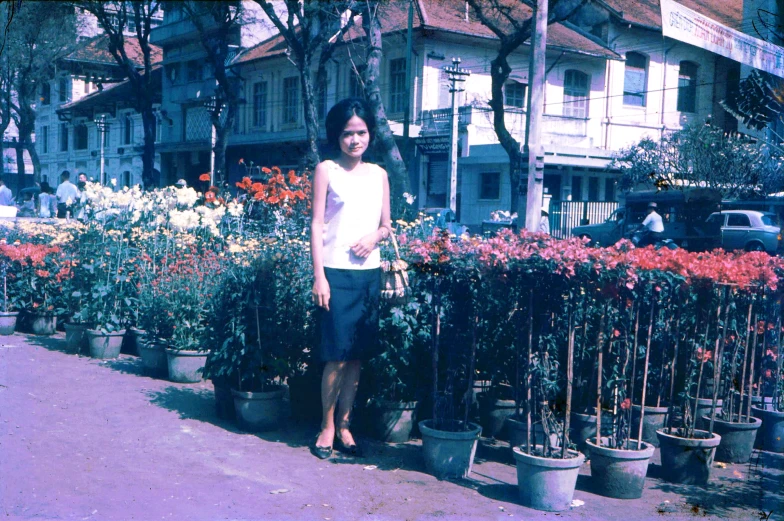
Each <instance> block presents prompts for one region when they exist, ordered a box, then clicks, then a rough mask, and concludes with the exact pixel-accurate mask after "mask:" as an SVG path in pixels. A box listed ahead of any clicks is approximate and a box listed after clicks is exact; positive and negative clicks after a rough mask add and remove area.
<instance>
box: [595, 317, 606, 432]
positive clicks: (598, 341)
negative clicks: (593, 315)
mask: <svg viewBox="0 0 784 521" xmlns="http://www.w3.org/2000/svg"><path fill="white" fill-rule="evenodd" d="M606 314H607V304H606V303H605V304H604V306H603V308H602V316H601V318H600V319H599V330H598V331H597V332H596V353H597V359H596V374H597V376H596V445H597V446H598V447H601V446H602V358H603V355H604V352H603V350H602V343H603V342H604V317H605V316H606Z"/></svg>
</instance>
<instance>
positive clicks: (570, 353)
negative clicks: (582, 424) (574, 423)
mask: <svg viewBox="0 0 784 521" xmlns="http://www.w3.org/2000/svg"><path fill="white" fill-rule="evenodd" d="M570 304H571V298H570ZM566 351H567V353H566V418H565V419H564V431H563V442H562V443H561V459H566V447H567V445H569V427H570V416H571V414H572V379H573V377H574V311H573V310H572V306H571V305H570V306H569V340H568V343H567V348H566Z"/></svg>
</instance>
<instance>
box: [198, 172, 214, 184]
mask: <svg viewBox="0 0 784 521" xmlns="http://www.w3.org/2000/svg"><path fill="white" fill-rule="evenodd" d="M210 179H212V176H211V175H210V173H209V172H204V173H203V174H201V175H200V176H199V181H205V182H209V181H210Z"/></svg>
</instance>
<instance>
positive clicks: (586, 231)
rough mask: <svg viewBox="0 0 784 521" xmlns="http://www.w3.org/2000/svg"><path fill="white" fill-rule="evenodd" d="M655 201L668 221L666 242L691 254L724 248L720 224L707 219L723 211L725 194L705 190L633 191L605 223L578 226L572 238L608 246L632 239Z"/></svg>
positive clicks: (665, 234) (664, 234)
mask: <svg viewBox="0 0 784 521" xmlns="http://www.w3.org/2000/svg"><path fill="white" fill-rule="evenodd" d="M651 202H655V203H656V204H657V206H658V207H657V211H658V213H659V214H660V215H661V216H662V220H663V222H664V232H663V233H662V239H669V240H671V241H672V242H673V243H674V244H675V245H677V246H679V247H681V248H686V249H688V250H690V251H706V250H712V249H713V248H716V247H718V246H719V245H720V242H721V231H720V229H719V227H718V223H714V222H708V221H707V217H708V216H709V215H711V213H713V212H715V211H716V210H719V209H720V208H721V206H720V205H721V195H720V194H719V193H718V192H716V191H713V190H709V189H704V188H687V189H683V190H669V191H645V192H630V193H628V194H626V205H625V206H623V207H620V208H618V209H616V210H615V211H614V212H613V213H612V214H610V216H609V217H608V218H607V219H606V220H605V221H604V222H603V223H598V224H587V225H582V226H575V227H574V228H572V235H573V236H577V237H583V238H586V239H588V240H589V241H590V243H591V244H592V245H595V246H605V247H606V246H612V245H613V244H615V243H616V242H618V241H619V240H620V239H622V238H627V239H630V238H631V237H632V235H633V234H634V233H635V232H636V231H637V230H638V229H639V228H640V226H641V224H642V221H643V219H645V215H646V214H647V210H648V204H649V203H651Z"/></svg>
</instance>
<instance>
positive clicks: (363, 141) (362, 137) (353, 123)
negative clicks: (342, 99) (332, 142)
mask: <svg viewBox="0 0 784 521" xmlns="http://www.w3.org/2000/svg"><path fill="white" fill-rule="evenodd" d="M368 144H370V132H369V131H368V128H367V124H366V123H365V121H364V120H363V119H362V118H359V117H357V116H352V117H351V119H350V120H348V121H347V122H346V127H345V128H344V129H343V132H342V133H341V134H340V151H341V152H342V153H343V154H345V155H347V156H349V157H354V158H361V157H362V154H364V153H365V151H366V150H367V148H368Z"/></svg>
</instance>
